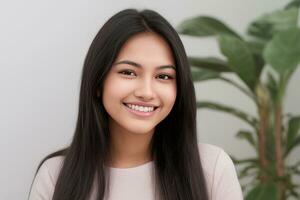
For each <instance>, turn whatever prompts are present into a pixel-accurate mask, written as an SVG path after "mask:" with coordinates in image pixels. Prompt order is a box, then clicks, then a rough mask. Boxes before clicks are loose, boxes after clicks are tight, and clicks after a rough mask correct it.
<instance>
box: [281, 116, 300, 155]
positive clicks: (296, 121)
mask: <svg viewBox="0 0 300 200" xmlns="http://www.w3.org/2000/svg"><path fill="white" fill-rule="evenodd" d="M299 135H300V116H296V117H292V118H291V119H290V120H289V122H288V131H287V138H286V153H285V155H288V153H289V152H290V151H291V150H292V149H293V148H294V147H295V142H297V139H296V138H297V137H298V136H299Z"/></svg>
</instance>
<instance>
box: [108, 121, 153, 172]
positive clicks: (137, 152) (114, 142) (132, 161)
mask: <svg viewBox="0 0 300 200" xmlns="http://www.w3.org/2000/svg"><path fill="white" fill-rule="evenodd" d="M109 130H110V145H109V146H110V149H109V158H110V159H109V160H108V165H109V166H111V167H124V168H126V167H134V166H138V165H141V164H144V163H147V162H149V161H151V160H152V157H151V141H152V140H151V139H152V136H153V133H154V130H153V131H151V132H149V133H132V132H129V131H127V130H124V129H123V128H120V127H116V126H110V127H109Z"/></svg>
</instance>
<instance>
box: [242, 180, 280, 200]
mask: <svg viewBox="0 0 300 200" xmlns="http://www.w3.org/2000/svg"><path fill="white" fill-rule="evenodd" d="M276 199H277V188H276V185H275V184H274V183H267V184H259V185H257V186H256V187H254V188H253V189H252V190H251V191H250V192H249V193H248V194H247V195H246V198H245V200H276Z"/></svg>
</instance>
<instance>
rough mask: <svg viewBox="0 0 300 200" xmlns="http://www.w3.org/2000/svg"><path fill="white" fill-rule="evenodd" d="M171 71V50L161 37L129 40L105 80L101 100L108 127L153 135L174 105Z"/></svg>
mask: <svg viewBox="0 0 300 200" xmlns="http://www.w3.org/2000/svg"><path fill="white" fill-rule="evenodd" d="M174 68H175V64H174V60H173V55H172V51H171V49H170V47H169V46H168V43H167V42H166V41H165V40H164V39H163V38H162V37H161V36H159V35H157V34H154V33H140V34H137V35H134V36H132V37H131V38H129V39H128V40H127V41H126V42H125V44H124V45H123V47H122V48H121V50H120V52H119V54H118V56H117V58H116V60H115V62H114V64H113V66H112V68H111V69H110V71H109V73H108V75H107V77H106V79H105V81H104V87H103V95H102V100H103V105H104V107H105V109H106V111H107V112H108V114H109V116H110V117H109V118H110V119H109V120H110V127H111V126H113V128H114V129H115V130H120V129H121V130H123V131H127V132H129V133H134V134H146V133H153V131H154V128H155V126H156V125H157V124H158V123H160V122H161V121H162V120H163V119H164V118H165V117H166V116H167V115H168V114H169V113H170V111H171V110H172V107H173V105H174V103H175V99H176V92H177V88H176V69H174ZM141 105H144V106H142V107H140V106H141ZM153 107H154V110H153V111H152V109H153Z"/></svg>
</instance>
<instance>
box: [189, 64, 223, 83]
mask: <svg viewBox="0 0 300 200" xmlns="http://www.w3.org/2000/svg"><path fill="white" fill-rule="evenodd" d="M191 72H192V79H193V81H194V82H200V81H206V80H211V79H217V78H219V77H220V74H219V73H218V72H215V71H211V70H207V69H199V68H195V67H193V66H192V67H191Z"/></svg>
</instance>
